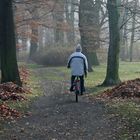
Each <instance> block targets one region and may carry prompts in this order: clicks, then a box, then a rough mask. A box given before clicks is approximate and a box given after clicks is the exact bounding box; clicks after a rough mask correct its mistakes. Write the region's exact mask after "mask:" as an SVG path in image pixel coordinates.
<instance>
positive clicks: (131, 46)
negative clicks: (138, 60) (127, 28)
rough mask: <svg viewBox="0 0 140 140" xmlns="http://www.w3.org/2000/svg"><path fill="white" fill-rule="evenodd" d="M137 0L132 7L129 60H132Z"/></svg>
mask: <svg viewBox="0 0 140 140" xmlns="http://www.w3.org/2000/svg"><path fill="white" fill-rule="evenodd" d="M137 4H138V0H135V4H134V9H133V17H132V30H131V32H132V33H131V42H130V62H132V60H133V44H134V36H135V20H136V9H137Z"/></svg>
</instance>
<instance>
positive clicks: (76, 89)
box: [74, 76, 81, 102]
mask: <svg viewBox="0 0 140 140" xmlns="http://www.w3.org/2000/svg"><path fill="white" fill-rule="evenodd" d="M74 92H75V95H76V102H78V95H79V94H80V93H81V86H80V77H79V76H76V77H75V80H74Z"/></svg>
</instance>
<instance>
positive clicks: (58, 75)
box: [9, 62, 140, 140]
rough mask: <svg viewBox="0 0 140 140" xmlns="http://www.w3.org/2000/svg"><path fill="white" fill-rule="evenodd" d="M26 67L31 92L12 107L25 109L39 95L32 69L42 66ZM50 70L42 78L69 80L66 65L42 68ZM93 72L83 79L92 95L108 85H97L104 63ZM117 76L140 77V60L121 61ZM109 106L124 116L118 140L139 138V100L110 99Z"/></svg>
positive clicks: (104, 67) (39, 91)
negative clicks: (122, 127)
mask: <svg viewBox="0 0 140 140" xmlns="http://www.w3.org/2000/svg"><path fill="white" fill-rule="evenodd" d="M28 67H29V68H30V70H31V71H32V74H31V76H30V81H29V83H30V87H32V93H33V94H27V96H28V98H29V100H28V101H25V102H17V103H16V104H15V103H14V104H13V103H9V104H10V105H11V106H12V107H14V108H15V107H16V108H18V109H20V110H26V109H27V108H28V107H29V105H30V103H31V102H32V101H33V100H35V99H36V97H38V96H40V95H41V93H42V90H41V88H40V87H39V83H38V81H39V80H40V78H39V77H36V75H35V73H34V70H33V69H37V68H40V67H42V66H39V65H36V64H29V65H28ZM45 69H47V70H50V71H49V72H48V73H47V72H46V73H44V72H43V74H44V75H43V78H44V79H45V78H46V79H48V80H57V81H60V82H61V81H62V80H67V81H70V70H69V69H67V68H66V67H51V68H45V67H44V68H43V70H45ZM93 70H94V71H93V72H92V73H88V77H87V78H86V79H85V86H86V89H87V91H88V93H89V94H90V95H92V96H95V95H97V94H100V93H101V92H102V91H103V90H105V89H107V88H109V87H99V86H98V85H100V84H102V82H103V81H104V79H105V76H106V65H105V64H101V65H100V66H95V67H93ZM119 76H120V79H121V80H122V81H126V80H131V79H135V78H140V62H132V63H130V62H121V63H120V68H119ZM109 106H110V107H111V108H112V109H113V110H114V113H116V114H119V115H120V116H121V118H124V119H125V120H126V122H127V127H126V128H125V129H123V131H122V132H121V134H120V140H133V138H134V139H135V140H138V139H140V134H139V133H140V119H139V116H140V102H136V101H135V100H132V99H129V100H117V101H116V100H114V101H110V103H109Z"/></svg>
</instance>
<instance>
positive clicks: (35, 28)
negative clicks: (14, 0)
mask: <svg viewBox="0 0 140 140" xmlns="http://www.w3.org/2000/svg"><path fill="white" fill-rule="evenodd" d="M31 14H32V18H33V19H34V20H33V23H31V25H30V26H31V29H32V36H31V41H30V42H31V45H30V54H29V59H32V58H33V55H34V54H35V53H36V52H37V49H38V23H37V21H38V11H37V8H36V7H34V10H33V12H32V13H31Z"/></svg>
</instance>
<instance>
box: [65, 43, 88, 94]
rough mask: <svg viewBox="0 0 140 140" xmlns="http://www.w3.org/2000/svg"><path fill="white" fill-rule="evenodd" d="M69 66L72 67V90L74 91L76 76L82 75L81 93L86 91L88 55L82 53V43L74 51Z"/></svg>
mask: <svg viewBox="0 0 140 140" xmlns="http://www.w3.org/2000/svg"><path fill="white" fill-rule="evenodd" d="M67 67H68V68H71V87H70V91H71V92H72V91H73V82H74V80H75V77H76V76H79V77H80V87H81V95H82V94H83V92H84V91H85V87H84V75H85V77H87V71H88V62H87V58H86V56H85V55H84V54H83V53H82V47H81V45H80V44H78V45H77V46H76V49H75V52H73V53H72V54H71V55H70V57H69V59H68V64H67Z"/></svg>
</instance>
